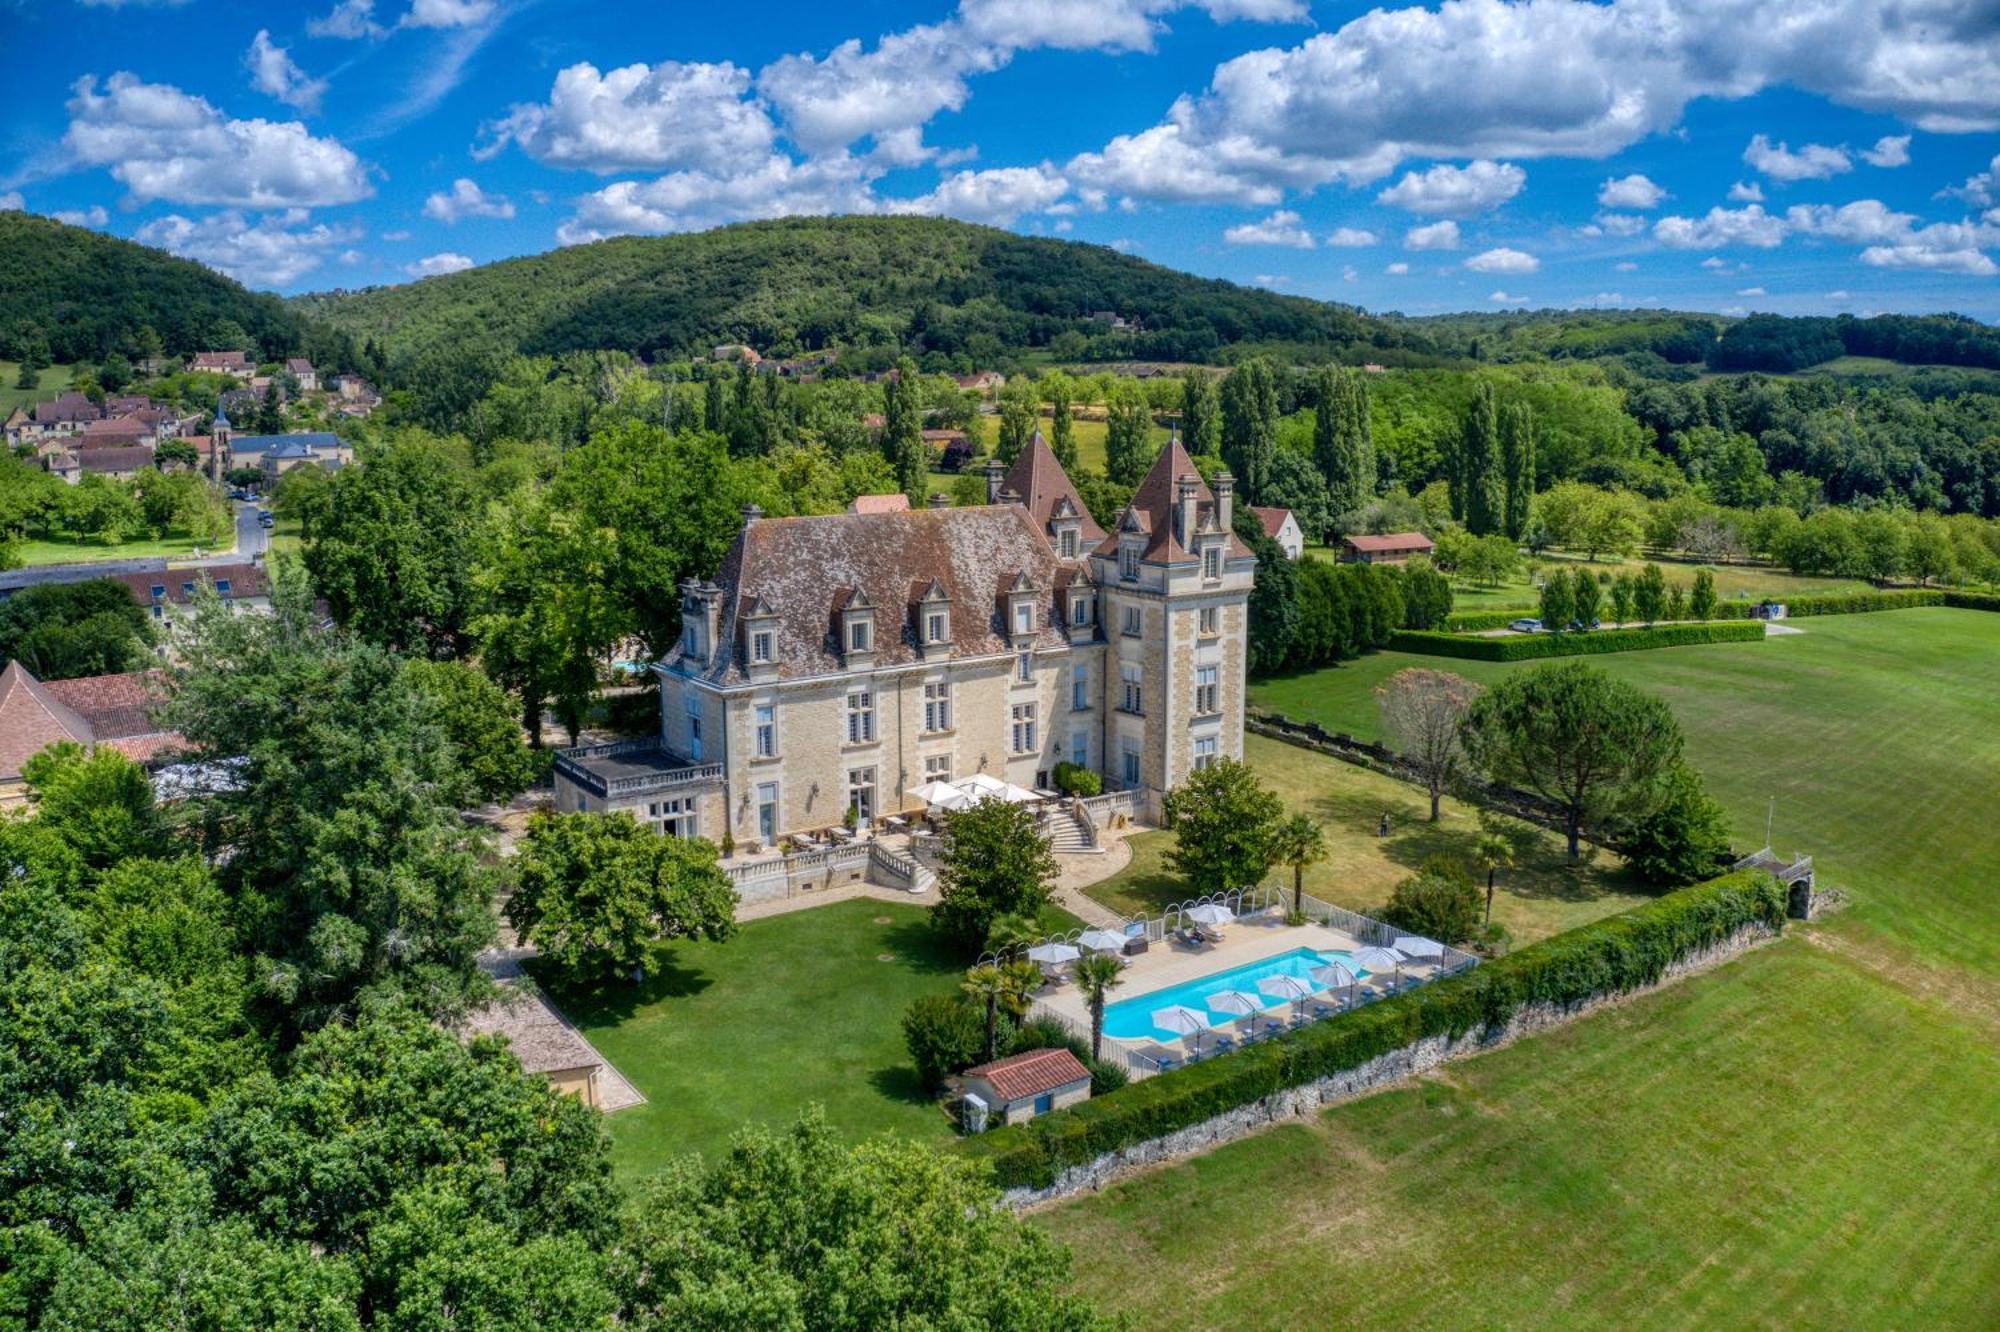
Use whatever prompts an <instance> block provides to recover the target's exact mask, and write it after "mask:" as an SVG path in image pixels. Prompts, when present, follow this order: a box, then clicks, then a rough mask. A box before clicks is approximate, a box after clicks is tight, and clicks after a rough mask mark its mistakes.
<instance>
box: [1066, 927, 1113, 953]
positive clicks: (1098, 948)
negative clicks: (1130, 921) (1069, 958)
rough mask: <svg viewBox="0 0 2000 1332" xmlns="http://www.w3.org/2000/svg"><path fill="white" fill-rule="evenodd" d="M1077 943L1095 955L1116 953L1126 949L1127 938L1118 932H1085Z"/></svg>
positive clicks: (1080, 935) (1077, 938) (1078, 937)
mask: <svg viewBox="0 0 2000 1332" xmlns="http://www.w3.org/2000/svg"><path fill="white" fill-rule="evenodd" d="M1076 941H1077V943H1078V944H1080V945H1081V946H1083V947H1085V948H1088V949H1089V950H1090V951H1091V952H1093V953H1115V952H1118V951H1119V950H1121V949H1123V948H1124V947H1125V936H1124V935H1122V934H1120V933H1118V932H1117V931H1116V930H1085V931H1084V932H1083V933H1082V934H1079V935H1078V936H1077V937H1076Z"/></svg>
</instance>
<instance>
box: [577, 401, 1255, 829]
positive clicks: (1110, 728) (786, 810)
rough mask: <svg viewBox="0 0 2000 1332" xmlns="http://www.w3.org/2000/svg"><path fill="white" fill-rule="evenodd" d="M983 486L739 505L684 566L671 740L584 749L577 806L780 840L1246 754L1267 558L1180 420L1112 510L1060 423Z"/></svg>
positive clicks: (654, 822)
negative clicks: (976, 790) (1251, 645)
mask: <svg viewBox="0 0 2000 1332" xmlns="http://www.w3.org/2000/svg"><path fill="white" fill-rule="evenodd" d="M987 467H988V471H987V486H986V494H987V502H986V503H985V504H983V505H972V506H965V507H957V508H953V507H946V506H940V507H930V506H928V505H927V506H925V507H923V508H914V509H913V508H907V507H905V508H900V509H896V510H894V511H891V512H879V513H874V512H856V513H845V514H835V515H831V516H824V517H798V518H766V517H764V516H763V514H762V512H761V511H760V510H758V509H757V508H756V507H755V506H748V507H746V509H745V510H744V517H743V527H742V529H741V530H740V531H739V532H738V533H737V537H736V540H735V542H734V544H733V545H732V546H731V547H730V549H729V551H728V553H727V554H726V555H725V556H724V557H723V560H722V564H721V567H720V568H719V569H718V570H717V571H716V573H715V575H714V577H713V578H712V579H689V580H687V581H686V582H684V583H683V584H682V586H681V617H682V624H683V627H684V634H683V637H682V640H681V642H680V644H679V645H678V646H677V647H676V648H675V649H674V650H673V651H672V652H670V653H669V654H668V655H667V657H666V658H665V659H664V660H663V661H661V662H660V663H659V664H658V665H657V666H655V667H654V670H655V673H656V675H657V676H658V678H659V683H660V708H661V718H662V722H661V729H660V734H659V736H658V737H657V738H655V739H647V740H640V741H628V742H623V743H621V744H619V745H616V746H599V747H596V748H592V749H582V750H570V751H565V752H564V753H563V754H561V755H559V756H558V758H557V764H556V775H555V795H556V804H557V807H558V808H559V809H563V810H573V809H591V810H600V811H604V810H625V811H629V812H631V813H632V814H633V815H634V817H636V818H638V819H639V820H640V821H641V822H642V823H645V824H647V825H648V826H650V827H652V828H654V829H656V830H658V831H660V832H663V833H670V834H674V835H679V836H687V837H694V836H700V837H706V838H709V839H710V840H712V841H716V842H720V841H722V840H723V838H724V836H725V835H727V836H729V837H732V838H733V839H734V841H735V842H736V844H737V845H738V846H742V847H745V848H746V849H747V848H749V847H752V846H759V847H775V846H777V845H779V844H780V841H781V839H783V838H785V837H787V836H790V835H793V834H799V833H806V832H814V831H819V830H825V829H832V828H835V827H838V826H840V825H841V824H842V823H843V822H844V821H847V820H848V819H849V817H850V811H852V815H851V817H852V819H853V821H854V822H855V823H856V824H857V825H868V824H872V822H873V821H874V820H876V819H879V818H882V817H883V816H885V815H890V814H894V813H896V812H898V811H901V810H905V809H911V808H917V807H919V805H918V804H917V803H913V797H911V796H910V794H909V791H910V788H912V787H916V786H919V785H921V784H923V783H925V782H932V781H938V782H950V781H954V780H959V779H963V778H968V777H971V776H973V775H974V774H976V773H982V772H983V773H986V774H988V775H989V776H992V777H994V778H996V779H1000V780H1005V781H1009V782H1012V783H1014V784H1015V785H1017V786H1022V787H1030V788H1043V789H1046V788H1048V787H1049V786H1050V785H1051V783H1052V778H1053V774H1054V771H1055V769H1056V767H1057V766H1058V765H1059V764H1063V763H1074V764H1077V765H1079V766H1081V767H1084V768H1087V769H1089V770H1091V771H1092V772H1095V773H1098V774H1100V775H1101V777H1102V778H1103V780H1104V785H1105V786H1106V787H1108V788H1110V789H1113V790H1124V791H1131V792H1135V793H1138V794H1139V795H1141V797H1142V798H1145V799H1153V798H1156V797H1157V795H1158V793H1161V792H1164V791H1167V790H1170V789H1172V788H1173V787H1175V786H1178V785H1179V784H1181V783H1182V782H1184V781H1186V780H1187V777H1188V775H1189V774H1190V773H1192V772H1195V771H1197V770H1199V769H1202V768H1206V767H1209V766H1210V765H1212V764H1214V763H1216V762H1217V761H1219V760H1221V759H1224V758H1236V757H1240V756H1241V755H1242V752H1243V693H1244V668H1245V664H1246V659H1247V647H1248V638H1247V636H1248V603H1249V596H1250V588H1251V583H1252V581H1253V579H1254V576H1255V570H1256V556H1255V555H1254V554H1253V553H1252V552H1251V551H1250V549H1249V548H1248V547H1246V546H1245V545H1244V544H1243V543H1242V542H1241V541H1239V540H1237V538H1236V537H1235V536H1234V534H1233V532H1232V530H1231V515H1232V513H1233V511H1234V503H1235V496H1234V488H1235V483H1234V481H1233V479H1231V478H1230V477H1229V476H1228V475H1227V474H1223V475H1219V476H1217V477H1216V478H1215V479H1214V484H1213V488H1211V486H1210V484H1209V483H1207V482H1204V481H1203V480H1202V478H1201V476H1200V475H1199V474H1198V472H1197V471H1196V469H1195V466H1194V463H1193V461H1192V460H1191V459H1190V458H1189V457H1188V454H1187V451H1186V449H1184V448H1183V447H1182V446H1181V445H1180V443H1179V442H1178V441H1174V442H1171V443H1169V444H1168V446H1167V447H1166V448H1164V449H1162V450H1161V452H1160V454H1159V456H1158V458H1157V459H1156V460H1155V461H1154V463H1153V466H1152V468H1151V470H1149V471H1148V473H1147V474H1146V477H1145V479H1144V480H1143V481H1142V482H1141V483H1140V485H1139V486H1138V488H1137V489H1136V490H1135V491H1134V493H1133V497H1132V501H1131V503H1130V504H1129V505H1127V506H1126V508H1125V509H1124V511H1123V512H1121V513H1120V514H1119V516H1118V518H1117V520H1116V521H1115V522H1114V523H1113V524H1112V525H1111V530H1110V531H1106V530H1105V529H1104V528H1102V527H1100V526H1099V525H1098V524H1097V522H1096V520H1095V519H1094V518H1092V517H1091V515H1090V513H1089V511H1088V510H1087V509H1085V507H1084V505H1083V501H1082V499H1081V497H1080V496H1079V495H1078V494H1077V491H1076V487H1075V486H1074V485H1073V484H1071V482H1070V479H1069V477H1068V476H1067V475H1066V474H1065V473H1064V471H1063V469H1062V466H1061V464H1060V463H1058V462H1057V461H1056V457H1055V454H1054V452H1053V451H1052V450H1051V449H1050V447H1049V444H1048V441H1047V440H1046V439H1044V438H1043V436H1042V435H1041V433H1040V432H1039V431H1037V432H1035V433H1034V434H1033V435H1032V436H1031V437H1030V438H1029V440H1028V442H1027V444H1026V445H1025V446H1024V447H1023V449H1022V451H1021V455H1020V457H1019V458H1017V459H1016V460H1015V462H1014V465H1013V467H1012V469H1011V470H1008V471H1007V472H1006V473H1005V474H1004V475H1003V474H1002V471H1001V468H1000V465H999V464H998V463H997V462H989V463H988V465H987Z"/></svg>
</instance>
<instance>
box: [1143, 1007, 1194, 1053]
mask: <svg viewBox="0 0 2000 1332" xmlns="http://www.w3.org/2000/svg"><path fill="white" fill-rule="evenodd" d="M1150 1021H1151V1022H1152V1024H1153V1025H1154V1026H1155V1027H1158V1028H1159V1029H1160V1030H1161V1031H1171V1032H1172V1033H1174V1035H1176V1036H1194V1037H1197V1038H1198V1037H1199V1036H1200V1034H1201V1033H1202V1032H1204V1031H1206V1030H1208V1014H1206V1013H1204V1012H1202V1011H1201V1010H1200V1009H1198V1008H1189V1007H1188V1006H1187V1005H1186V1004H1169V1005H1168V1006H1167V1007H1165V1008H1156V1009H1154V1010H1153V1011H1152V1014H1151V1016H1150ZM1197 1044H1199V1041H1197Z"/></svg>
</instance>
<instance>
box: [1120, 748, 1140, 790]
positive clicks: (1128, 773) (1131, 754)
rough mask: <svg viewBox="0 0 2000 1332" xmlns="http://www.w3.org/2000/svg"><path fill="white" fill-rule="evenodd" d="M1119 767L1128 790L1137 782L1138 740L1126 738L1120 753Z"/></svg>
mask: <svg viewBox="0 0 2000 1332" xmlns="http://www.w3.org/2000/svg"><path fill="white" fill-rule="evenodd" d="M1119 767H1120V770H1121V772H1122V773H1123V780H1124V782H1125V786H1126V788H1127V789H1128V790H1129V789H1131V788H1132V787H1136V786H1137V785H1138V784H1139V742H1138V741H1137V740H1127V741H1126V742H1125V745H1124V749H1123V752H1122V753H1121V755H1120V764H1119Z"/></svg>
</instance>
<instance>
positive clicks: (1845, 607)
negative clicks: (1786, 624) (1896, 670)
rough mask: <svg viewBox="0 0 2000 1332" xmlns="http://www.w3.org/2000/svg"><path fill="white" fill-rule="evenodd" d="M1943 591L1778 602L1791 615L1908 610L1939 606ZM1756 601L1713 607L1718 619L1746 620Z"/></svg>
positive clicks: (1916, 590) (1926, 589) (1912, 590)
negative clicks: (1917, 607)
mask: <svg viewBox="0 0 2000 1332" xmlns="http://www.w3.org/2000/svg"><path fill="white" fill-rule="evenodd" d="M1944 598H1945V594H1944V593H1943V592H1940V591H1939V590H1938V589H1936V588H1934V587H1922V588H1918V587H1912V588H1907V589H1902V590H1894V589H1892V590H1888V591H1871V592H1835V593H1829V594H1827V595H1825V596H1817V597H1790V598H1787V599H1785V600H1783V601H1781V602H1779V603H1778V604H1780V605H1782V606H1783V607H1784V608H1785V614H1786V616H1787V617H1788V618H1791V619H1795V620H1796V619H1800V618H1802V617H1804V616H1808V615H1861V614H1865V613H1867V612H1869V611H1886V610H1908V609H1909V608H1910V607H1912V606H1942V605H1944V604H1945V601H1944ZM1759 604H1760V603H1758V602H1755V601H1725V602H1721V603H1719V604H1718V605H1717V606H1716V608H1715V618H1716V619H1718V620H1747V619H1749V618H1750V612H1751V611H1753V610H1755V609H1756V608H1757V606H1758V605H1759Z"/></svg>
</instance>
